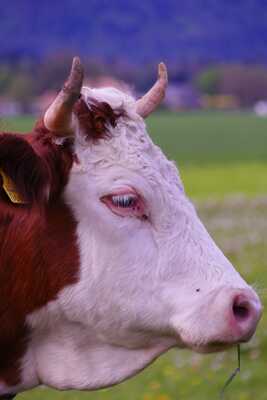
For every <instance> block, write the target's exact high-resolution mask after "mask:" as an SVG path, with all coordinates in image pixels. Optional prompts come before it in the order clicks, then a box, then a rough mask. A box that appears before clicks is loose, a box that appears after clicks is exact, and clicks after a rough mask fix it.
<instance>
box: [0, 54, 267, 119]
mask: <svg viewBox="0 0 267 400" xmlns="http://www.w3.org/2000/svg"><path fill="white" fill-rule="evenodd" d="M83 64H84V66H85V71H86V75H87V76H88V77H89V78H91V79H93V78H96V77H98V76H101V75H111V76H113V77H115V78H118V79H120V80H124V81H126V82H127V83H129V84H130V86H133V87H135V88H136V89H137V91H138V92H143V91H145V90H146V89H147V88H148V87H150V86H151V85H152V84H153V82H154V80H155V77H156V68H155V65H154V64H153V65H150V64H149V65H146V67H140V66H136V65H132V64H127V63H125V62H118V61H117V62H115V61H114V62H113V63H111V64H104V63H103V62H99V61H97V60H94V61H84V60H83ZM70 65H71V57H70V56H69V55H66V54H62V55H60V56H57V57H50V58H47V59H46V60H45V61H44V62H42V63H40V62H36V61H35V62H34V61H30V59H21V60H19V61H17V62H16V63H11V62H9V61H6V62H4V61H3V60H2V61H1V60H0V97H3V96H5V97H8V98H10V99H12V100H14V101H17V102H19V103H20V104H22V105H23V109H24V110H25V111H27V109H28V108H29V105H30V104H31V103H32V102H33V101H34V98H35V97H36V96H39V95H41V94H42V93H44V92H46V91H48V90H59V89H60V87H61V85H62V83H63V81H64V79H65V77H66V76H67V74H68V71H69V68H70ZM169 75H170V76H169V78H170V79H169V80H170V82H172V83H173V84H176V85H179V84H184V83H187V84H191V85H192V86H194V87H195V88H197V89H198V90H199V91H200V93H202V94H204V95H205V94H206V95H209V96H216V95H232V96H234V97H235V98H236V99H237V100H238V103H239V105H240V106H241V107H250V106H252V105H254V104H255V102H257V101H258V100H262V99H267V68H266V67H264V66H258V65H248V64H246V65H241V64H240V65H239V64H228V65H227V64H225V65H223V64H222V65H214V66H201V65H193V64H191V65H179V66H177V67H174V66H172V67H171V69H170V71H169Z"/></svg>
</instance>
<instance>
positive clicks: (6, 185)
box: [0, 169, 27, 204]
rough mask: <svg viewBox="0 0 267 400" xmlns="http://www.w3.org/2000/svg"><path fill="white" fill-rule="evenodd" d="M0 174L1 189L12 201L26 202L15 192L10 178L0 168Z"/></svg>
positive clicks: (17, 202)
mask: <svg viewBox="0 0 267 400" xmlns="http://www.w3.org/2000/svg"><path fill="white" fill-rule="evenodd" d="M0 175H1V176H2V178H3V189H4V191H5V192H6V194H7V196H8V197H9V199H10V201H11V202H12V203H16V204H26V203H27V202H26V201H25V200H24V199H23V198H22V197H21V196H20V194H19V193H18V192H17V190H16V187H15V185H14V183H13V182H12V180H11V179H10V178H9V177H8V176H7V175H6V174H5V173H4V171H2V170H1V169H0Z"/></svg>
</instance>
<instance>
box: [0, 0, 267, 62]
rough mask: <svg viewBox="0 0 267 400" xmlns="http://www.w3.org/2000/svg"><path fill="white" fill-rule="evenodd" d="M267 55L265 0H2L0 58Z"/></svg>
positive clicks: (252, 57)
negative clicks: (66, 53) (71, 54)
mask: <svg viewBox="0 0 267 400" xmlns="http://www.w3.org/2000/svg"><path fill="white" fill-rule="evenodd" d="M59 51H60V52H69V53H78V54H81V55H84V56H87V57H92V58H97V59H104V60H105V61H108V62H113V61H114V60H118V59H119V60H121V61H127V62H131V63H132V62H135V63H137V64H140V63H149V62H152V61H155V60H160V59H164V60H166V61H167V62H168V63H171V62H177V61H181V62H182V63H184V62H185V63H186V62H190V63H191V62H203V61H205V62H206V61H216V62H217V61H227V62H229V61H251V62H260V63H263V62H264V63H266V62H267V3H266V1H265V0H140V1H139V0H138V1H137V0H131V1H130V0H2V1H1V4H0V57H1V59H3V58H9V59H12V58H13V59H17V58H20V57H25V56H26V57H30V58H36V59H42V58H43V56H46V55H48V54H55V53H57V52H59Z"/></svg>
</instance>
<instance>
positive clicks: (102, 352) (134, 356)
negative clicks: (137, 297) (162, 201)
mask: <svg viewBox="0 0 267 400" xmlns="http://www.w3.org/2000/svg"><path fill="white" fill-rule="evenodd" d="M172 346H174V340H173V339H169V338H163V339H161V340H158V341H156V342H155V343H153V344H151V345H150V346H145V347H144V348H139V349H131V348H129V349H128V348H125V347H122V346H117V345H112V344H108V343H103V342H102V341H101V339H99V338H97V337H95V336H93V335H92V333H91V332H88V330H87V328H86V327H83V326H81V325H78V324H69V323H67V324H61V325H60V326H59V327H58V328H57V329H56V331H55V330H52V331H50V332H44V333H43V334H41V333H40V332H39V334H38V335H35V336H33V340H32V348H33V349H34V350H33V351H34V355H35V363H36V373H37V376H38V377H39V379H40V381H41V382H42V383H43V384H45V385H47V386H51V387H54V388H57V389H60V390H66V389H79V390H86V389H87V390H93V389H99V388H104V387H107V386H111V385H115V384H117V383H120V382H122V381H124V380H125V379H127V378H130V377H132V376H133V375H135V374H136V373H138V372H139V371H141V370H142V369H143V368H145V367H146V366H147V365H149V364H150V363H151V362H153V361H154V360H155V359H156V358H157V357H158V356H160V354H162V353H163V352H165V351H167V350H168V349H169V348H171V347H172Z"/></svg>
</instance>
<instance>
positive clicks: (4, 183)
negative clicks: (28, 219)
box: [0, 134, 48, 205]
mask: <svg viewBox="0 0 267 400" xmlns="http://www.w3.org/2000/svg"><path fill="white" fill-rule="evenodd" d="M0 175H1V179H0V183H1V192H2V193H4V197H5V199H6V200H8V201H10V202H12V203H16V204H29V205H31V204H33V203H37V202H40V201H41V202H42V201H44V199H45V188H46V187H47V185H48V182H47V180H48V179H47V173H46V170H45V166H44V164H43V163H42V160H41V158H40V157H39V156H38V155H37V154H36V153H35V151H34V149H33V148H32V146H31V145H30V144H29V143H28V142H27V141H26V140H25V139H23V137H22V136H20V135H14V134H1V135H0Z"/></svg>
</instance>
